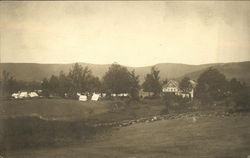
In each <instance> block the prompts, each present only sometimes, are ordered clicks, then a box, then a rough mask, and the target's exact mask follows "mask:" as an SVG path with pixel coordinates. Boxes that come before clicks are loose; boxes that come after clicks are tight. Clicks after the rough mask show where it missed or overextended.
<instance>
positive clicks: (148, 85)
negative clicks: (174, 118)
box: [142, 66, 162, 96]
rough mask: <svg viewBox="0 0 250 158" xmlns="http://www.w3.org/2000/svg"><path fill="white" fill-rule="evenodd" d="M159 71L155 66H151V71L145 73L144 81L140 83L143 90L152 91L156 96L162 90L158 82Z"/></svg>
mask: <svg viewBox="0 0 250 158" xmlns="http://www.w3.org/2000/svg"><path fill="white" fill-rule="evenodd" d="M159 74H160V71H159V70H157V68H156V67H154V66H153V67H152V68H151V72H150V73H149V74H147V75H146V77H145V81H144V82H143V84H142V87H143V90H144V91H145V92H153V94H154V96H157V95H159V94H160V92H161V91H162V86H161V82H160V75H159Z"/></svg>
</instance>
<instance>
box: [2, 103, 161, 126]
mask: <svg viewBox="0 0 250 158" xmlns="http://www.w3.org/2000/svg"><path fill="white" fill-rule="evenodd" d="M162 109H164V105H163V103H162V101H161V100H147V101H145V103H130V104H129V103H126V102H125V101H120V100H118V101H97V102H95V101H87V102H80V101H78V100H70V99H30V100H7V101H1V106H0V116H5V117H9V116H12V117H15V116H41V117H42V118H45V119H59V120H79V119H86V120H88V121H89V122H111V121H119V120H126V119H134V118H140V117H145V116H153V115H158V114H160V112H161V111H162Z"/></svg>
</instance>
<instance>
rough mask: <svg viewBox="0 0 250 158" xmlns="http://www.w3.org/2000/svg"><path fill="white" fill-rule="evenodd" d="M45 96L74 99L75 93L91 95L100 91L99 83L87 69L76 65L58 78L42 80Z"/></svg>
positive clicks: (61, 73)
mask: <svg viewBox="0 0 250 158" xmlns="http://www.w3.org/2000/svg"><path fill="white" fill-rule="evenodd" d="M41 87H42V90H43V93H44V95H45V96H47V95H49V94H53V95H58V96H61V97H65V94H67V96H69V97H75V96H76V94H77V93H79V92H80V93H85V92H89V93H93V92H100V91H101V82H100V80H99V78H98V77H95V76H93V74H92V72H91V70H90V69H89V68H88V67H85V68H83V67H82V66H81V65H79V64H78V63H76V64H75V65H74V66H73V67H72V69H70V71H69V73H68V74H65V73H64V72H63V71H61V72H60V73H59V75H58V76H55V75H52V76H51V77H50V78H49V79H47V78H44V79H43V81H42V84H41Z"/></svg>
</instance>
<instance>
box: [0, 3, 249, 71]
mask: <svg viewBox="0 0 250 158" xmlns="http://www.w3.org/2000/svg"><path fill="white" fill-rule="evenodd" d="M0 12H1V14H0V16H1V17H0V27H1V28H0V30H1V32H0V33H1V34H0V36H1V41H0V42H1V43H0V44H1V62H29V63H30V62H34V63H72V62H87V63H96V64H110V63H113V62H118V63H120V64H123V65H128V66H146V65H153V64H157V63H169V62H170V63H186V64H204V63H215V62H232V61H247V60H250V18H249V15H250V1H240V2H232V1H231V2H223V1H214V2H205V1H201V2H186V1H179V2H173V1H166V2H163V1H157V2H153V1H146V2H139V1H137V2H135V1H131V2H114V1H109V2H100V1H98V2H97V1H96V2H80V1H76V2H69V1H68V2H67V1H64V2H49V1H47V2H41V1H40V2H0Z"/></svg>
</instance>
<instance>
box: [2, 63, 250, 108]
mask: <svg viewBox="0 0 250 158" xmlns="http://www.w3.org/2000/svg"><path fill="white" fill-rule="evenodd" d="M159 74H160V71H159V70H158V69H157V68H156V67H152V68H151V71H150V72H149V73H148V74H147V75H146V76H145V80H144V82H143V83H142V85H140V83H139V76H138V75H136V74H135V72H134V71H129V70H128V69H127V68H126V67H123V66H121V65H119V64H112V65H111V66H110V68H109V70H108V71H107V72H106V73H105V75H104V76H103V78H102V79H99V78H98V77H95V76H94V75H93V74H92V72H91V70H90V69H89V68H88V67H84V68H83V67H82V66H81V65H79V64H78V63H76V64H74V65H73V67H72V68H71V69H70V71H69V72H68V74H65V73H64V72H63V71H61V72H60V73H59V75H58V76H55V75H52V76H51V77H50V78H49V79H47V78H45V79H43V81H42V82H35V81H33V82H23V81H17V80H16V79H14V77H13V76H11V74H10V73H8V72H6V71H3V74H2V77H1V80H0V86H1V87H0V88H1V90H2V93H4V94H8V95H9V94H11V93H13V92H17V91H19V90H30V91H31V90H35V89H42V90H43V95H45V96H48V95H49V94H53V95H58V96H62V97H65V94H67V96H68V97H71V98H74V97H76V96H77V95H76V94H77V93H87V92H88V93H93V92H96V93H106V94H107V96H110V95H111V94H120V93H128V94H129V95H130V96H131V97H132V98H133V99H139V90H140V89H141V88H142V89H143V90H144V91H145V92H153V96H158V95H159V94H160V93H161V91H162V85H163V84H166V83H167V79H165V80H164V81H161V79H160V75H159ZM179 88H180V89H181V90H182V91H183V92H189V91H190V90H191V89H192V85H191V84H190V78H188V77H184V78H183V79H182V80H181V82H180V84H179ZM249 95H250V91H249V87H247V86H246V84H244V83H241V82H239V81H238V80H237V79H235V78H233V79H231V80H230V81H228V80H227V79H226V77H225V75H224V74H222V73H220V72H219V71H218V70H217V69H213V68H209V69H208V70H206V71H204V72H203V73H202V74H201V75H200V76H199V78H198V80H197V86H196V88H195V99H198V100H200V101H201V102H202V103H203V104H204V103H206V104H207V103H212V102H215V101H220V100H223V99H226V98H231V99H232V100H233V101H234V102H235V104H237V105H242V106H243V105H247V104H249V103H250V101H249V98H250V96H249Z"/></svg>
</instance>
